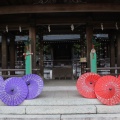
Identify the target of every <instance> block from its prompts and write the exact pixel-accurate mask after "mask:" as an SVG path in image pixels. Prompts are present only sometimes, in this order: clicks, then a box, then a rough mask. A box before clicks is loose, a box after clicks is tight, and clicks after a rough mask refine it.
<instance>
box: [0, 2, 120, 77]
mask: <svg viewBox="0 0 120 120" xmlns="http://www.w3.org/2000/svg"><path fill="white" fill-rule="evenodd" d="M119 28H120V1H119V0H12V1H11V0H0V49H1V50H0V56H1V57H0V68H1V69H0V72H1V75H3V76H8V71H10V73H9V75H13V76H14V75H15V71H16V70H17V69H18V68H17V67H16V63H19V66H22V65H24V56H23V53H24V52H25V49H24V46H25V42H26V41H27V40H28V41H29V42H30V49H31V52H32V53H33V55H32V69H33V73H36V71H35V69H38V70H39V71H38V73H39V74H40V75H41V76H44V72H45V71H44V70H46V69H47V70H49V67H50V66H47V64H48V63H49V62H50V65H52V67H51V68H50V69H51V70H52V76H53V77H54V78H53V79H57V77H58V79H59V75H58V73H61V74H63V73H66V74H67V73H68V76H67V75H64V76H61V79H62V78H63V79H65V78H64V77H68V78H70V77H71V79H72V77H73V76H74V75H73V68H74V67H75V68H74V69H75V75H76V77H77V72H78V73H79V72H81V73H80V74H82V73H84V72H86V69H85V68H90V51H91V49H92V45H93V44H94V45H95V49H96V52H97V56H98V59H97V60H98V67H99V68H104V70H110V74H119V73H120V69H119V68H120V30H119ZM17 36H19V37H18V38H17ZM24 36H27V39H26V40H24ZM46 36H48V39H47V38H46ZM51 36H54V37H53V38H52V39H51ZM61 36H63V38H61ZM66 36H67V37H68V36H71V38H70V37H68V38H67V37H66ZM73 36H75V37H73ZM76 36H79V37H77V38H76ZM21 38H23V40H20V39H21ZM58 38H59V39H58ZM75 55H76V56H77V57H75ZM49 56H52V57H50V58H49ZM45 57H48V58H49V59H48V58H45ZM83 59H85V61H82V60H83ZM80 60H81V61H80ZM107 64H109V65H108V66H107ZM77 65H78V66H77ZM47 67H48V68H47ZM23 68H24V67H23ZM23 68H22V69H23ZM60 69H61V70H60ZM77 69H80V71H77ZM47 70H46V73H47ZM116 70H117V73H116V72H115V71H116ZM56 71H57V72H56ZM63 71H64V72H63Z"/></svg>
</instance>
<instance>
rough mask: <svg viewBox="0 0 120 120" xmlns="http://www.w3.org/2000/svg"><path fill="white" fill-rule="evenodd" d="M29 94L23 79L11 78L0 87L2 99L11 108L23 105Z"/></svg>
mask: <svg viewBox="0 0 120 120" xmlns="http://www.w3.org/2000/svg"><path fill="white" fill-rule="evenodd" d="M27 94H28V88H27V85H26V83H25V81H23V79H22V78H18V77H11V78H8V79H6V80H5V82H4V83H3V84H2V87H0V98H1V100H2V101H3V102H4V103H5V104H6V105H9V106H16V105H19V104H21V103H22V102H23V101H24V99H25V98H26V96H27Z"/></svg>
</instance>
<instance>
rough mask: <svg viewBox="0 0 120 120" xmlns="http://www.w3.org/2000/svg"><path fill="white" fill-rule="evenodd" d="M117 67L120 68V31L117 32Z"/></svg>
mask: <svg viewBox="0 0 120 120" xmlns="http://www.w3.org/2000/svg"><path fill="white" fill-rule="evenodd" d="M116 39H117V67H120V31H118V32H117V36H116ZM118 74H120V70H118Z"/></svg>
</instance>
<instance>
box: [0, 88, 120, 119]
mask: <svg viewBox="0 0 120 120" xmlns="http://www.w3.org/2000/svg"><path fill="white" fill-rule="evenodd" d="M26 119H28V120H34V119H37V120H120V105H114V106H106V105H102V104H101V103H100V102H99V101H98V100H97V99H86V98H83V97H82V96H80V95H79V94H78V92H77V90H76V87H75V86H46V87H44V90H43V92H42V94H41V95H40V96H39V97H38V98H36V99H33V100H25V101H24V102H23V103H22V104H21V105H19V106H6V105H4V103H2V102H1V101H0V120H26Z"/></svg>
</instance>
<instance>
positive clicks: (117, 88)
mask: <svg viewBox="0 0 120 120" xmlns="http://www.w3.org/2000/svg"><path fill="white" fill-rule="evenodd" d="M95 94H96V96H97V98H98V100H99V101H101V102H102V103H103V104H106V105H115V104H118V103H119V102H120V80H119V79H118V78H116V77H114V76H111V75H107V76H103V77H101V78H100V79H99V80H98V81H97V83H96V85H95Z"/></svg>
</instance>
